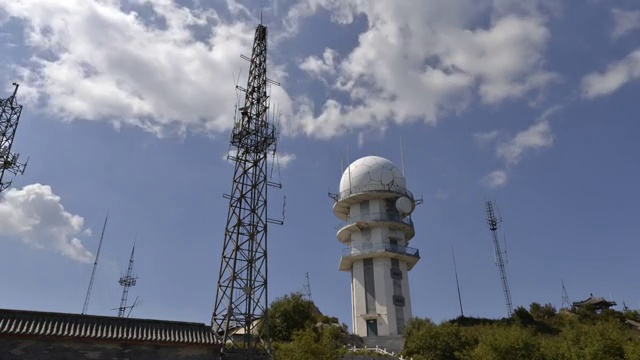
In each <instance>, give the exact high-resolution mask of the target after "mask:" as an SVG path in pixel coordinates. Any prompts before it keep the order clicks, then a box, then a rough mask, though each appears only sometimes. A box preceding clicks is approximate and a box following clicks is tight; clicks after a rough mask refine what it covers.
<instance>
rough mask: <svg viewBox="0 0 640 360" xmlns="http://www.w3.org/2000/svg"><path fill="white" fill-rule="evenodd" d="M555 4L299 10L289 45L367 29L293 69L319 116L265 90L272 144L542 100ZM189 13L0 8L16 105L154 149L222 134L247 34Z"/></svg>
mask: <svg viewBox="0 0 640 360" xmlns="http://www.w3.org/2000/svg"><path fill="white" fill-rule="evenodd" d="M553 1H554V0H537V1H531V2H528V5H526V6H523V5H518V3H519V2H517V1H512V0H499V1H498V0H495V1H481V2H478V1H476V0H450V1H436V0H406V1H402V2H388V1H374V0H367V1H361V0H300V1H298V2H297V3H296V4H295V5H293V6H289V8H288V12H287V13H286V15H285V16H284V17H283V20H282V21H283V23H284V26H285V35H286V36H292V35H293V34H295V33H296V31H297V30H298V29H299V26H298V25H299V24H300V23H301V22H302V21H304V19H305V18H306V17H308V16H312V15H314V14H319V13H321V11H320V10H326V11H328V13H329V14H330V16H331V19H332V20H333V21H334V22H336V23H338V24H341V25H340V26H343V25H344V26H349V25H351V24H352V23H353V21H354V19H355V18H356V17H361V16H364V17H366V19H367V21H368V28H367V29H366V30H365V31H364V32H363V33H362V34H360V36H359V37H358V43H357V45H356V46H355V48H353V49H352V50H351V51H350V52H347V53H345V54H341V55H344V56H340V58H338V56H337V53H336V51H335V50H333V49H330V48H327V49H324V50H323V53H322V54H315V56H314V55H312V56H310V57H306V58H305V59H304V60H303V62H302V63H298V64H296V65H298V66H299V67H301V68H302V69H303V70H305V71H306V72H307V73H308V74H310V75H311V76H316V77H321V78H322V79H323V81H325V84H326V85H327V86H328V87H330V89H331V90H332V92H331V93H330V96H329V99H328V100H327V101H325V102H324V103H322V104H315V103H314V102H313V101H312V100H310V99H309V97H308V96H306V95H305V94H304V93H301V94H296V96H295V97H293V98H292V97H290V96H289V95H288V94H287V92H286V91H285V90H284V89H282V88H279V87H275V88H273V94H272V96H273V100H274V101H273V102H274V103H277V104H278V106H279V108H280V112H281V113H282V118H281V119H282V121H281V125H282V130H283V134H285V135H290V136H293V135H297V134H304V135H307V136H311V137H316V138H330V137H334V136H339V135H341V134H343V133H344V132H343V130H344V129H345V128H351V129H367V128H385V127H386V126H388V125H389V124H390V123H394V122H395V123H398V124H402V123H406V122H412V121H423V122H425V123H427V124H435V123H436V122H437V121H438V120H439V119H440V118H442V117H444V116H446V115H448V114H451V113H457V112H459V111H463V110H464V109H466V108H467V107H468V106H469V104H470V103H472V102H473V101H476V100H479V101H481V102H482V103H485V104H497V103H500V102H503V101H506V100H513V99H521V98H523V97H525V96H526V95H528V94H530V93H531V92H538V93H539V92H541V91H542V90H543V89H544V88H545V87H546V86H547V85H548V84H549V83H551V82H553V81H555V80H556V79H557V77H558V75H556V74H554V73H552V72H550V71H548V70H546V69H545V64H544V63H545V61H544V53H545V50H546V46H547V43H548V40H549V37H550V34H549V31H548V29H547V25H546V20H545V16H544V15H543V11H542V10H541V9H542V7H541V6H539V4H542V3H551V2H553ZM200 3H201V2H199V1H195V2H193V4H195V5H193V6H191V7H190V8H187V7H184V6H181V5H178V4H177V3H175V2H172V1H167V0H162V1H158V0H156V1H151V0H138V1H135V2H121V1H107V0H67V1H58V0H40V1H37V2H34V1H30V0H0V7H2V8H3V12H4V13H6V14H8V15H9V16H11V17H14V18H16V19H18V20H19V21H20V22H21V23H22V25H23V26H24V29H25V37H24V38H25V43H26V45H27V46H28V47H29V49H30V55H31V60H30V61H29V62H28V63H27V64H25V65H24V66H18V65H13V69H14V70H15V71H16V72H17V73H18V75H19V76H18V77H20V78H21V80H22V82H23V83H24V85H23V88H24V91H23V98H25V99H26V97H27V95H30V99H31V101H33V102H37V101H39V102H38V103H44V104H46V106H47V109H46V110H47V111H48V112H49V113H53V114H55V115H57V116H58V117H61V118H64V119H68V120H75V119H85V120H102V121H109V122H111V123H113V124H114V125H116V126H120V125H123V124H125V125H132V126H138V127H141V128H143V129H145V130H147V131H149V132H152V133H154V134H156V135H158V136H162V135H164V134H166V133H171V132H178V133H184V132H185V131H189V130H190V131H206V132H222V131H228V130H229V129H230V128H231V127H232V125H233V119H232V116H231V114H232V113H233V112H232V111H233V106H234V104H235V103H236V94H234V92H233V91H230V89H233V88H234V85H235V84H234V80H233V76H232V75H231V74H233V73H235V72H237V71H238V69H240V68H241V67H242V66H243V65H244V68H245V69H246V64H243V63H242V61H243V60H241V59H240V57H239V54H242V53H245V54H246V53H247V52H248V51H250V49H251V41H252V40H253V31H254V29H253V28H252V24H253V23H254V22H253V21H242V22H241V21H234V20H229V19H224V18H223V17H222V16H220V14H219V12H217V11H215V10H214V9H209V8H202V7H199V5H197V4H200ZM491 4H492V5H491ZM221 6H226V9H225V10H227V12H228V13H230V14H231V15H232V16H233V17H234V18H236V19H240V18H242V19H248V18H250V16H251V14H250V11H249V10H247V8H246V7H244V6H243V5H242V4H241V3H240V2H238V1H226V2H222V3H221ZM273 10H274V11H275V4H274V9H273ZM322 13H324V12H322ZM254 20H255V19H254ZM278 26H280V24H278ZM285 65H287V64H273V63H272V64H271V66H270V72H271V74H272V75H271V77H273V78H275V79H279V80H283V81H284V80H285V79H286V75H287V74H286V72H285V71H284V69H285ZM288 65H291V64H288ZM245 73H246V71H245ZM285 88H286V84H285ZM21 90H22V88H21ZM337 99H340V101H338V100H337Z"/></svg>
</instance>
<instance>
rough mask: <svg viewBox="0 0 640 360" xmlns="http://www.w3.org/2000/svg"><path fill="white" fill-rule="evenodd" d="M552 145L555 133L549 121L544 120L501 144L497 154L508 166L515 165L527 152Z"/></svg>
mask: <svg viewBox="0 0 640 360" xmlns="http://www.w3.org/2000/svg"><path fill="white" fill-rule="evenodd" d="M551 145H553V133H552V132H551V128H550V126H549V121H548V120H543V121H539V122H536V123H534V124H533V125H531V126H530V127H529V128H527V129H525V130H523V131H521V132H519V133H517V134H516V135H515V136H514V137H513V138H511V139H510V140H509V141H507V142H505V143H501V144H499V145H498V147H497V148H496V153H497V155H498V156H499V157H501V158H503V159H504V160H505V161H506V162H507V165H513V164H517V163H518V162H519V161H520V159H521V158H522V154H523V153H525V152H526V151H529V150H532V149H538V148H543V147H550V146H551Z"/></svg>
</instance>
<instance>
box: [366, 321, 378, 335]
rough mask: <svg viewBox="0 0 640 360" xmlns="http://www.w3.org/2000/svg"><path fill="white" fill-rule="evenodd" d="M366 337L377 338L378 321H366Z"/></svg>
mask: <svg viewBox="0 0 640 360" xmlns="http://www.w3.org/2000/svg"><path fill="white" fill-rule="evenodd" d="M367 336H378V320H367Z"/></svg>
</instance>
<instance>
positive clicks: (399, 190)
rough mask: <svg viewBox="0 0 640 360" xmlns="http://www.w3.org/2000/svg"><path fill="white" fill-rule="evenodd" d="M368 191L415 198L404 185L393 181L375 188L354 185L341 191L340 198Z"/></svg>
mask: <svg viewBox="0 0 640 360" xmlns="http://www.w3.org/2000/svg"><path fill="white" fill-rule="evenodd" d="M367 192H391V193H395V194H398V195H402V196H406V197H408V198H409V199H412V200H413V199H414V197H413V193H411V191H409V190H407V189H405V188H404V186H400V185H398V184H395V183H391V184H388V185H383V184H380V187H378V186H376V187H375V188H372V187H371V186H353V187H351V188H349V189H347V190H344V191H341V192H340V194H339V198H338V200H341V199H344V198H347V197H350V196H354V195H358V194H363V193H367Z"/></svg>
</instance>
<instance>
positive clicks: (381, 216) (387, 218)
mask: <svg viewBox="0 0 640 360" xmlns="http://www.w3.org/2000/svg"><path fill="white" fill-rule="evenodd" d="M358 222H396V223H403V224H405V225H407V226H409V227H410V228H412V229H413V220H411V217H410V216H407V217H402V216H400V214H397V213H375V214H367V215H358V216H349V219H347V220H345V221H343V222H341V223H339V224H338V226H337V229H342V228H344V227H346V226H349V225H351V224H354V223H358Z"/></svg>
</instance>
